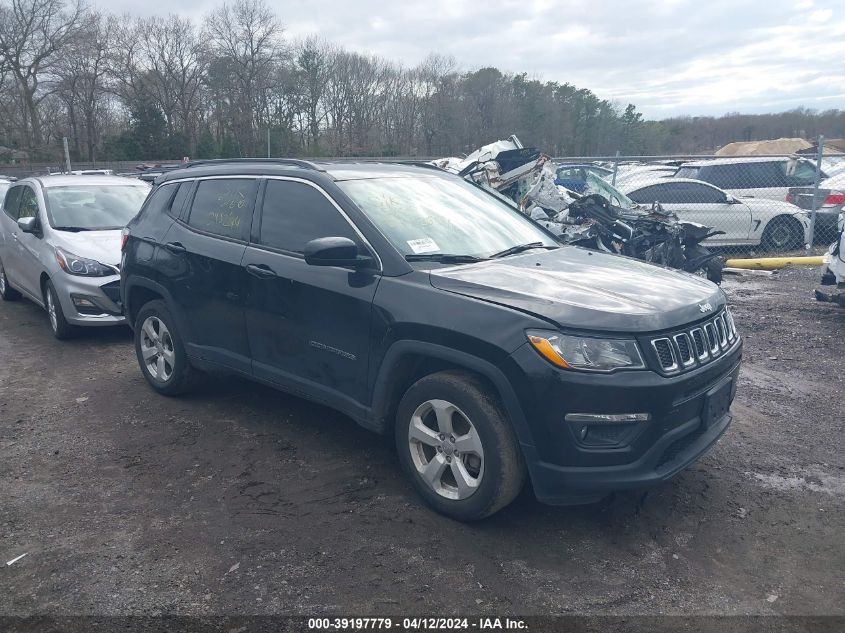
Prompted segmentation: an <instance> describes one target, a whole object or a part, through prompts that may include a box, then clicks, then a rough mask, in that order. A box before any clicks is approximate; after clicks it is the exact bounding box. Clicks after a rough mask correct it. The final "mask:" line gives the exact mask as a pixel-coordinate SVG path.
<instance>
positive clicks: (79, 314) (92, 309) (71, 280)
mask: <svg viewBox="0 0 845 633" xmlns="http://www.w3.org/2000/svg"><path fill="white" fill-rule="evenodd" d="M52 281H53V286H54V287H55V288H56V293H57V294H58V296H59V303H61V306H62V312H63V313H64V315H65V319H66V320H67V322H68V323H71V324H73V325H82V326H95V327H96V326H107V325H120V324H123V323H125V322H126V319H125V317H124V316H123V308H122V306H121V302H120V276H119V275H110V276H108V277H78V276H74V275H68V274H61V276H59V275H54V276H53V279H52Z"/></svg>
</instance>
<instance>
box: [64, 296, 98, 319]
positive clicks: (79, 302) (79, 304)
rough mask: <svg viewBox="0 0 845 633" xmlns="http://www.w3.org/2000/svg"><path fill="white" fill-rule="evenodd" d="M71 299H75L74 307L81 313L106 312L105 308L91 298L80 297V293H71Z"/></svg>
mask: <svg viewBox="0 0 845 633" xmlns="http://www.w3.org/2000/svg"><path fill="white" fill-rule="evenodd" d="M70 299H71V301H73V307H74V308H76V311H77V312H78V313H79V314H89V315H90V314H105V310H103V309H102V308H101V307H100V306H98V305H97V304H96V303H94V302H93V301H91V300H90V299H86V298H85V297H80V296H79V295H71V296H70Z"/></svg>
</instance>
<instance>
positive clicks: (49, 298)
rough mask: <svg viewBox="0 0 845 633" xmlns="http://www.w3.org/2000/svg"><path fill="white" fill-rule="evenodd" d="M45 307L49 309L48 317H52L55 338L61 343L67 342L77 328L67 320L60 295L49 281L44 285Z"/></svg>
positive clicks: (51, 325) (51, 323)
mask: <svg viewBox="0 0 845 633" xmlns="http://www.w3.org/2000/svg"><path fill="white" fill-rule="evenodd" d="M44 307H45V308H47V315H48V316H49V317H50V329H51V330H52V331H53V336H55V337H56V338H57V339H59V340H60V341H66V340H68V339H69V338H72V337H73V335H74V334H76V328H75V327H74V326H72V325H71V324H70V323H68V322H67V319H65V313H64V312H62V304H61V302H60V301H59V295H58V294H57V293H56V288H55V287H54V286H53V282H52V281H50V280H49V279H48V280H47V283H46V284H45V285H44Z"/></svg>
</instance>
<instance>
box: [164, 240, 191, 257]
mask: <svg viewBox="0 0 845 633" xmlns="http://www.w3.org/2000/svg"><path fill="white" fill-rule="evenodd" d="M164 248H166V249H167V250H169V251H170V252H171V253H176V254H177V255H178V254H179V253H184V252H185V251H187V250H188V249H186V248H185V247H184V246H182V244H181V243H179V242H168V243H167V244H165V245H164Z"/></svg>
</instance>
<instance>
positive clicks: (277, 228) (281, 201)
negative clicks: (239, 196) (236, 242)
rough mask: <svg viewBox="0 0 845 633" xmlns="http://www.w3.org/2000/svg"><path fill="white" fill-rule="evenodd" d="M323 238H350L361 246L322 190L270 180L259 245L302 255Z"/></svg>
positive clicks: (263, 209)
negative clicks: (309, 245) (313, 243)
mask: <svg viewBox="0 0 845 633" xmlns="http://www.w3.org/2000/svg"><path fill="white" fill-rule="evenodd" d="M320 237H348V238H349V239H351V240H353V241H354V242H356V243H359V244H360V239H359V238H358V235H357V234H356V232H355V230H354V229H353V228H352V226H350V224H349V222H347V220H346V218H344V217H343V216H342V215H341V213H340V211H338V210H337V208H335V206H334V205H333V204H332V203H331V201H329V199H328V198H327V197H326V196H325V195H324V194H323V193H322V192H321V191H320V190H318V189H316V188H315V187H312V186H311V185H307V184H305V183H302V182H295V181H291V180H268V181H267V189H266V191H265V193H264V204H263V206H262V210H261V227H260V230H259V238H258V241H259V243H261V244H263V245H264V246H269V247H270V248H275V249H278V250H282V251H287V252H290V253H298V254H301V253H303V252H304V250H305V244H307V243H308V242H310V241H311V240H314V239H317V238H320Z"/></svg>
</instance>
